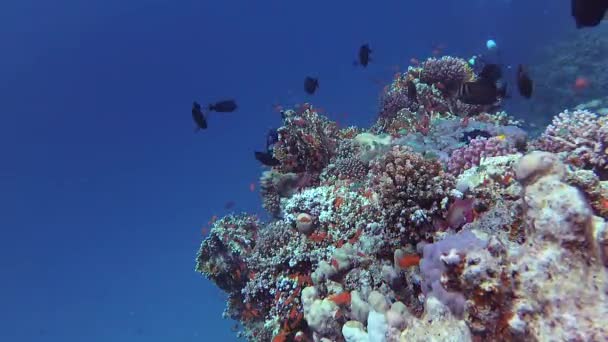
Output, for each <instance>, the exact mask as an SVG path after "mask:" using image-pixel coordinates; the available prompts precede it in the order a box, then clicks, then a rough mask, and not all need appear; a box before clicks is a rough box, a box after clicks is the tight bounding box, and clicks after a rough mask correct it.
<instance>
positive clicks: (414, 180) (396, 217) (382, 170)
mask: <svg viewBox="0 0 608 342" xmlns="http://www.w3.org/2000/svg"><path fill="white" fill-rule="evenodd" d="M453 184H454V178H453V177H452V176H451V175H449V174H447V173H445V172H444V171H443V165H441V163H440V162H439V161H437V160H432V159H425V158H424V157H423V156H422V155H420V154H418V153H415V152H413V151H412V150H411V149H410V148H408V147H405V146H394V147H393V148H392V149H391V150H390V151H389V152H388V153H387V154H386V155H384V156H382V157H381V158H378V159H377V160H374V161H373V162H372V164H371V171H370V179H369V187H370V188H371V189H373V190H374V191H375V192H376V193H378V196H379V203H380V206H381V207H382V209H383V211H384V215H385V218H386V220H387V221H388V222H390V224H391V225H393V226H394V227H395V228H396V229H397V231H399V230H402V229H403V230H406V227H407V226H409V225H410V224H420V223H423V222H429V221H430V220H431V217H432V215H434V214H436V213H438V212H439V211H440V202H441V201H442V200H443V199H444V198H445V197H446V196H447V195H448V194H449V191H450V189H451V188H452V186H453ZM397 225H398V226H399V227H402V228H398V227H397ZM408 238H409V236H408ZM397 241H398V240H397Z"/></svg>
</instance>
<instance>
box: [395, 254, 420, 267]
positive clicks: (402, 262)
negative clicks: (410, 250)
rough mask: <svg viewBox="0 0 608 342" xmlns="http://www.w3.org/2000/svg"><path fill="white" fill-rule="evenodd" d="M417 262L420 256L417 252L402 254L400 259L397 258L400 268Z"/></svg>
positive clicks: (414, 264)
mask: <svg viewBox="0 0 608 342" xmlns="http://www.w3.org/2000/svg"><path fill="white" fill-rule="evenodd" d="M419 263H420V256H419V255H418V254H408V255H404V256H403V257H402V258H401V259H399V267H401V268H408V267H412V266H417V265H418V264H419Z"/></svg>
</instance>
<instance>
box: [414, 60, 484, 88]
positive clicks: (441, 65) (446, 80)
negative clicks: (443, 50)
mask: <svg viewBox="0 0 608 342" xmlns="http://www.w3.org/2000/svg"><path fill="white" fill-rule="evenodd" d="M474 77H475V75H474V73H473V70H472V69H471V67H470V66H469V63H467V61H465V60H464V59H462V58H457V57H451V56H444V57H441V58H440V59H436V58H429V59H427V60H426V61H424V62H423V63H422V70H421V71H420V81H421V82H423V83H426V84H429V85H430V84H435V83H439V82H441V83H443V84H445V85H449V84H460V83H462V82H467V81H471V80H472V79H473V78H474Z"/></svg>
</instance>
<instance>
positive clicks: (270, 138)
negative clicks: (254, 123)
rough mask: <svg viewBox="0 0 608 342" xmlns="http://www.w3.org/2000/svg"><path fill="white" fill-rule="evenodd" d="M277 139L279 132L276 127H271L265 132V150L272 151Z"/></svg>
mask: <svg viewBox="0 0 608 342" xmlns="http://www.w3.org/2000/svg"><path fill="white" fill-rule="evenodd" d="M278 141H279V132H278V131H277V130H276V128H272V129H270V130H269V131H268V133H267V134H266V150H267V151H272V149H273V147H274V144H276V143H277V142H278Z"/></svg>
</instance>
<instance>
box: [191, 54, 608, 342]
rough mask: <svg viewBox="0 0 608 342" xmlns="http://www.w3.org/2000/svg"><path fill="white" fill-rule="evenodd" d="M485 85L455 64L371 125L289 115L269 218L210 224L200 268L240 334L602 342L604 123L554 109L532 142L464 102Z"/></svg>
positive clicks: (415, 77) (443, 64) (390, 100)
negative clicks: (461, 87)
mask: <svg viewBox="0 0 608 342" xmlns="http://www.w3.org/2000/svg"><path fill="white" fill-rule="evenodd" d="M475 77H476V75H475V73H474V72H473V70H471V69H470V68H469V67H468V65H467V63H466V61H464V60H462V59H459V58H456V57H443V58H439V59H434V58H431V59H429V60H427V61H425V62H423V63H421V65H420V66H417V67H410V68H409V69H408V71H407V72H405V73H401V74H397V75H396V76H395V79H394V81H393V82H392V84H390V85H389V86H387V87H386V89H385V91H384V94H383V96H382V98H381V104H380V110H379V115H378V120H377V122H376V123H375V124H374V125H373V126H372V127H370V128H369V129H360V128H356V127H344V128H341V127H338V125H337V124H336V123H335V122H332V121H331V120H329V119H328V118H327V117H325V116H323V115H322V114H321V113H319V112H318V111H317V110H316V109H315V108H314V106H313V105H311V104H304V105H301V106H299V107H298V108H295V109H293V110H286V111H284V112H283V115H282V117H283V124H282V126H281V127H280V128H279V129H278V133H279V140H278V142H277V143H276V145H275V146H274V149H273V153H274V157H275V158H276V159H277V160H278V161H279V165H277V166H275V167H272V168H271V169H269V170H267V171H265V172H264V173H263V174H262V175H261V178H260V184H261V186H260V189H261V191H260V193H261V196H262V202H263V206H264V208H265V209H266V210H267V211H268V213H269V214H270V216H271V217H272V219H270V220H269V221H268V222H262V221H261V220H260V219H259V218H257V217H255V216H253V215H249V214H246V213H243V214H232V215H227V216H225V217H222V218H219V219H217V220H215V221H214V222H213V225H212V229H211V230H210V232H209V234H208V236H206V237H205V238H204V240H203V242H202V244H201V247H200V250H199V252H198V255H197V258H196V270H197V271H198V272H200V273H202V274H203V275H204V276H205V277H206V278H208V279H209V280H211V281H212V282H213V283H215V284H216V286H218V287H219V288H220V289H222V290H223V291H225V292H226V293H227V294H228V301H227V307H226V310H225V312H224V316H225V317H227V318H231V319H234V320H237V321H238V322H240V325H241V326H240V331H239V332H238V335H239V336H240V337H243V338H245V339H247V340H250V341H273V342H280V341H347V342H366V341H504V340H515V341H606V340H607V339H608V325H607V324H606V321H607V317H608V278H607V275H608V274H607V270H608V269H607V267H608V226H607V224H606V218H608V172H607V171H608V163H607V161H608V125H607V123H606V122H607V119H606V118H605V117H604V116H602V115H601V114H598V113H596V112H592V111H589V110H587V109H583V108H579V109H576V110H572V111H564V112H562V113H559V114H557V113H555V114H557V115H556V116H555V117H554V119H553V122H552V124H551V125H549V126H548V127H547V128H546V130H545V131H544V133H543V134H541V135H540V136H539V137H538V138H535V139H534V140H531V139H529V138H528V136H527V134H526V132H525V131H524V130H522V129H521V122H520V121H518V120H515V119H514V118H513V117H511V116H509V115H508V114H507V113H505V112H503V111H500V103H497V104H496V105H493V106H471V105H467V104H464V103H461V102H460V101H459V100H457V99H456V98H455V97H454V96H453V95H454V94H453V87H452V86H451V85H452V84H454V83H457V82H462V81H463V80H471V79H475ZM409 82H413V84H414V85H415V87H416V90H417V91H416V96H415V97H412V96H411V95H412V92H411V91H409V92H408V85H407V84H408V83H409ZM547 115H549V114H547Z"/></svg>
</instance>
